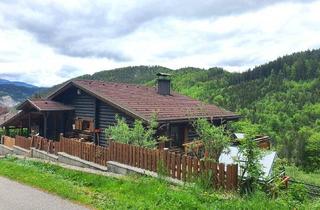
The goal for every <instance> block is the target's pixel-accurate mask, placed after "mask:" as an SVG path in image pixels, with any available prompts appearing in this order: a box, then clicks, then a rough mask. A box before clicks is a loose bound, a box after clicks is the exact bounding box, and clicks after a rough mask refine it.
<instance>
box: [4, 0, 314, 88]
mask: <svg viewBox="0 0 320 210" xmlns="http://www.w3.org/2000/svg"><path fill="white" fill-rule="evenodd" d="M319 11H320V1H308V0H304V1H302V0H282V1H281V0H278V1H276V0H239V1H234V0H204V1H201V0H199V1H194V0H184V1H174V0H152V1H151V0H137V1H132V0H117V1H114V0H112V1H102V0H101V1H99V0H98V1H90V0H77V1H73V0H68V1H65V0H61V1H60V0H54V1H53V0H34V1H28V0H25V1H16V0H2V1H1V2H0V30H1V33H0V46H1V47H0V78H3V79H9V80H19V81H25V82H29V83H32V84H35V85H40V86H51V85H54V84H57V83H60V82H63V81H64V80H66V79H70V78H72V77H75V76H79V75H82V74H92V73H94V72H97V71H100V70H108V69H112V68H117V67H124V66H129V65H163V66H166V67H169V68H174V69H177V68H181V67H185V66H194V67H201V68H209V67H214V66H220V67H224V68H225V69H226V70H229V71H244V70H246V69H248V68H252V67H254V66H256V65H259V64H263V63H265V62H267V61H270V60H273V59H276V58H277V57H279V56H282V55H285V54H290V53H292V52H296V51H302V50H307V49H314V48H319V47H320V39H319V37H320V12H319Z"/></svg>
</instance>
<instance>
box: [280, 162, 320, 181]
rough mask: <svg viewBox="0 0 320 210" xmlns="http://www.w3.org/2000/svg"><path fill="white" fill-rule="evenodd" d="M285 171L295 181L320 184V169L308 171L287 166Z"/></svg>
mask: <svg viewBox="0 0 320 210" xmlns="http://www.w3.org/2000/svg"><path fill="white" fill-rule="evenodd" d="M286 173H287V174H288V175H289V176H290V177H293V178H294V180H296V181H300V182H304V183H308V184H313V185H317V186H320V171H318V172H314V173H308V172H304V171H302V170H301V169H299V168H297V167H295V166H287V167H286Z"/></svg>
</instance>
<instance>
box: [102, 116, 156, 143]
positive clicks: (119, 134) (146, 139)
mask: <svg viewBox="0 0 320 210" xmlns="http://www.w3.org/2000/svg"><path fill="white" fill-rule="evenodd" d="M157 127H158V123H157V119H156V116H155V115H153V116H152V118H151V121H150V123H149V125H148V126H147V128H145V127H144V126H143V124H142V122H141V121H140V120H135V121H134V124H133V127H132V128H130V126H129V125H128V124H127V123H126V121H125V120H124V119H123V118H120V117H119V116H116V124H115V125H114V126H110V127H108V128H106V130H105V133H106V136H108V137H109V138H111V139H112V140H114V141H116V142H120V143H124V144H133V145H137V146H141V147H147V148H154V147H155V145H156V143H157V140H156V138H155V133H156V129H157Z"/></svg>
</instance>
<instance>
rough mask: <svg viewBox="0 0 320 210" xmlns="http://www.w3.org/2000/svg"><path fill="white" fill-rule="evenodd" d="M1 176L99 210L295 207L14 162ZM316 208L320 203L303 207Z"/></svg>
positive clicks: (3, 164)
mask: <svg viewBox="0 0 320 210" xmlns="http://www.w3.org/2000/svg"><path fill="white" fill-rule="evenodd" d="M0 175H1V176H6V177H8V178H10V179H13V180H17V181H19V182H22V183H26V184H28V185H32V186H35V187H38V188H40V189H43V190H45V191H48V192H51V193H54V194H57V195H59V196H61V197H64V198H67V199H70V200H73V201H76V202H79V203H82V204H86V205H89V206H92V207H95V208H99V209H266V208H267V209H287V208H288V205H293V204H292V203H288V202H287V201H286V199H277V200H269V199H268V198H267V197H266V196H265V195H264V194H256V195H255V196H253V197H251V198H239V197H238V196H236V195H232V194H222V193H206V192H203V191H201V190H199V189H198V188H196V187H192V188H187V187H174V186H171V185H168V184H166V183H163V182H161V181H159V180H157V179H153V178H143V177H128V178H126V179H115V178H110V177H104V176H99V175H93V174H88V173H83V172H77V171H72V170H67V169H64V168H61V167H59V166H55V165H50V164H45V163H40V162H34V161H26V160H16V159H12V158H9V159H1V160H0ZM310 205H312V206H310ZM317 207H318V208H320V203H319V202H315V203H312V204H311V203H310V204H305V205H304V206H300V208H301V209H304V208H306V209H307V208H317ZM291 208H292V206H291Z"/></svg>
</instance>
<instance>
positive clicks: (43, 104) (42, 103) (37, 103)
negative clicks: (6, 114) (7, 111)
mask: <svg viewBox="0 0 320 210" xmlns="http://www.w3.org/2000/svg"><path fill="white" fill-rule="evenodd" d="M27 104H28V105H31V106H32V107H34V108H35V109H37V110H38V111H68V110H73V109H74V108H73V107H71V106H66V105H64V104H62V103H59V102H56V101H51V100H41V99H36V100H30V99H28V100H26V101H25V102H24V103H22V104H20V105H19V106H18V107H17V109H22V107H24V106H26V105H27Z"/></svg>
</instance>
